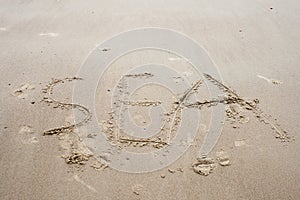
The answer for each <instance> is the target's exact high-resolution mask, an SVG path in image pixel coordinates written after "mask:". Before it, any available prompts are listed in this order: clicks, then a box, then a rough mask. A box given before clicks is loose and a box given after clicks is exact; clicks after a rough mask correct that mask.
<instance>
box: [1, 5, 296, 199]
mask: <svg viewBox="0 0 300 200" xmlns="http://www.w3.org/2000/svg"><path fill="white" fill-rule="evenodd" d="M299 8H300V2H299V1H297V0H287V1H275V0H274V1H270V0H257V1H250V0H230V1H226V2H225V1H224V2H223V1H216V0H211V1H182V0H181V1H177V0H175V1H156V0H155V1H144V0H132V1H126V2H125V1H121V0H119V1H115V0H112V1H102V0H101V1H96V0H95V1H70V0H68V1H65V0H47V1H46V0H43V1H30V0H22V1H21V0H20V1H8V0H0V52H1V53H0V70H1V73H0V85H1V90H0V95H1V104H0V105H1V109H0V112H1V113H0V118H1V121H0V199H165V200H167V199H300V178H299V177H300V156H299V151H300V138H299V133H300V125H299V118H300V109H299V102H300V90H299V88H300V70H299V63H300V49H299V46H300V28H299V27H300V20H299V19H300V10H299ZM140 27H161V28H167V29H172V30H175V31H178V32H181V33H184V34H185V35H187V36H189V37H190V38H192V39H193V40H195V41H196V42H197V43H199V44H200V45H201V46H202V47H203V48H204V49H205V50H206V51H207V53H208V54H209V57H210V59H211V60H212V61H213V63H214V64H215V65H216V66H217V68H218V70H219V72H220V74H221V77H222V79H223V82H224V83H225V84H226V85H228V86H230V87H231V88H233V89H234V90H236V91H237V92H238V93H239V95H241V96H242V97H243V98H245V99H246V100H248V99H250V100H255V99H258V100H259V103H258V101H255V102H256V103H258V104H259V107H260V108H261V109H262V110H263V111H264V112H265V113H266V114H268V116H269V115H271V116H269V117H270V118H271V119H272V120H273V121H274V124H276V123H278V124H280V128H281V129H282V130H286V132H287V134H288V135H289V137H290V139H289V141H286V139H285V141H284V142H282V140H280V138H278V137H277V138H276V136H277V135H276V133H274V130H272V126H270V124H265V123H263V122H262V120H261V116H257V114H253V112H252V111H251V109H250V110H247V109H243V108H240V107H239V105H236V104H234V105H230V106H229V107H227V109H229V111H228V113H227V120H226V121H225V123H224V126H223V131H222V135H221V137H220V139H219V141H218V143H217V144H216V146H215V147H214V149H213V150H212V151H211V152H210V154H209V157H210V158H212V159H214V161H212V162H210V160H206V161H203V160H202V161H201V160H200V161H199V162H198V163H196V165H194V168H193V167H192V165H193V163H195V162H196V161H197V159H196V158H197V154H198V151H199V147H200V145H201V142H202V141H203V138H204V134H205V132H206V131H207V128H208V127H207V124H208V123H209V119H210V116H211V112H210V109H209V108H208V109H206V110H203V111H201V112H202V113H201V114H202V115H203V120H202V121H201V123H200V124H199V130H198V132H197V136H196V140H195V141H194V142H193V143H192V145H191V146H190V148H189V149H188V150H187V151H186V152H185V153H184V154H183V155H182V156H181V157H180V158H179V159H178V160H176V161H175V162H173V163H172V164H171V165H169V166H167V167H164V168H162V169H159V170H156V171H154V172H148V173H139V174H134V173H127V172H120V171H118V170H115V169H112V168H111V167H109V159H107V158H106V155H102V156H101V157H98V158H99V159H100V162H99V159H95V156H94V155H91V154H92V153H91V152H89V148H87V147H86V146H84V145H82V143H81V138H80V137H78V135H81V134H83V135H86V136H87V137H89V138H93V137H94V135H93V134H95V133H93V132H89V131H90V130H88V129H86V128H85V127H86V124H83V125H82V126H81V127H80V128H79V129H76V130H72V131H73V132H72V133H70V134H69V133H64V134H61V135H59V136H57V135H55V134H54V135H45V136H44V135H43V131H44V130H49V129H52V128H56V127H60V126H62V125H65V127H67V126H69V125H71V124H72V122H73V115H72V111H71V110H70V109H68V105H61V104H55V103H53V102H51V101H49V99H48V100H46V102H45V99H44V101H41V100H42V99H43V98H44V96H45V95H46V94H47V93H43V88H44V91H45V87H46V86H47V84H49V83H50V82H51V79H52V78H55V79H59V80H61V79H64V78H66V77H74V76H75V75H76V74H77V73H78V71H79V69H80V67H81V66H82V65H83V63H84V62H85V60H86V59H87V57H88V55H89V53H90V52H91V51H92V50H93V49H94V48H95V47H96V46H97V45H98V44H100V43H101V42H103V41H104V40H106V39H108V38H110V37H112V36H113V35H116V34H119V33H120V32H123V31H128V30H131V29H135V28H140ZM120 45H123V44H120ZM113 50H114V49H106V50H105V51H113ZM151 60H152V61H153V60H155V61H158V60H160V61H163V62H164V64H169V65H172V66H173V67H174V68H175V69H178V70H180V69H182V74H183V76H186V77H188V76H189V73H190V72H187V71H186V69H189V66H188V65H187V64H186V63H185V62H183V61H182V60H181V59H178V58H176V57H174V55H170V54H166V52H160V53H159V52H151V51H148V52H147V51H146V52H143V53H140V54H139V53H137V54H136V55H128V57H125V58H124V59H120V60H119V61H118V62H115V63H114V64H113V65H111V66H110V68H109V69H108V70H107V71H106V72H105V74H103V77H102V78H103V79H102V80H100V83H99V87H98V88H97V91H96V94H95V99H96V102H95V108H88V109H95V110H96V112H97V119H98V120H99V126H101V128H103V129H104V130H105V131H104V132H105V133H106V134H108V135H109V134H113V133H114V129H113V128H114V127H113V122H112V121H110V120H112V119H113V117H112V116H111V115H110V114H109V112H110V111H111V107H110V101H111V98H114V97H113V95H112V90H113V87H114V85H115V84H117V83H118V81H120V78H121V76H122V74H123V73H125V68H126V67H127V68H126V70H130V69H131V68H130V67H131V66H133V65H139V64H141V63H143V62H145V61H149V62H150V61H151ZM175 79H176V80H174V81H175V83H177V82H176V81H180V80H179V79H180V78H176V77H175ZM177 79H178V80H177ZM84 81H86V80H82V82H83V83H84ZM80 82H81V81H80V80H79V82H78V83H76V84H80ZM73 85H74V82H73V81H65V83H63V84H59V85H57V86H56V87H55V89H53V96H54V97H55V98H56V99H59V100H60V101H64V102H71V99H72V86H73ZM86 90H87V91H89V88H86ZM200 91H201V92H200ZM46 92H47V87H46ZM158 94H159V95H158ZM51 95H52V94H51ZM171 96H172V95H171V93H170V91H168V90H165V89H162V88H158V87H154V88H150V87H149V88H146V90H138V91H137V92H136V93H135V96H133V97H132V98H133V99H134V100H136V101H139V100H140V99H143V98H144V100H145V98H147V99H150V100H152V99H156V100H157V99H159V101H156V102H150V103H149V102H147V103H148V104H149V105H148V104H145V105H140V107H134V106H135V105H130V106H132V107H134V108H133V109H132V110H131V114H132V116H133V121H134V122H135V123H136V125H137V127H145V126H146V125H148V124H150V123H151V119H150V118H149V115H148V114H147V112H146V111H147V106H157V105H158V104H162V105H164V103H165V104H166V106H168V105H169V106H170V105H171V106H170V107H169V108H171V107H172V102H173V103H174V99H172V98H171ZM198 97H199V98H200V99H201V98H203V99H204V100H205V99H207V98H208V97H209V93H208V91H207V89H205V88H203V90H199V93H198ZM116 98H118V97H116ZM76 103H82V102H76ZM175 103H176V101H175ZM47 104H48V105H47ZM129 104H130V103H129ZM156 104H157V105H156ZM64 106H65V107H66V108H65V109H64V110H62V109H61V107H64ZM69 106H71V107H72V105H69ZM73 106H74V105H73ZM53 107H54V108H53ZM241 110H242V111H241ZM145 113H146V114H145ZM234 113H239V114H238V119H236V118H234V117H233V115H234ZM78 114H80V113H78ZM241 115H242V117H240V116H241ZM234 116H236V115H234ZM190 121H191V123H192V122H193V121H192V119H190ZM152 122H153V120H152ZM159 122H160V121H159V120H158V121H157V123H159ZM87 123H89V122H87ZM124 126H126V125H124ZM276 127H277V125H276ZM109 128H112V132H110V130H111V129H109ZM273 129H274V127H273ZM132 145H133V146H129V147H127V146H126V147H125V146H122V148H123V149H125V148H126V150H130V151H133V150H134V149H136V148H135V147H136V146H138V150H139V151H150V150H151V149H150V148H152V146H149V145H148V146H146V147H143V145H146V144H141V143H137V144H132ZM134 145H135V146H134ZM147 148H149V149H147ZM155 148H157V147H155ZM158 148H160V147H159V145H158ZM75 150H76V151H77V152H75ZM78 152H79V153H82V152H83V153H82V154H80V155H79V154H76V153H78ZM129 161H130V160H129ZM78 164H79V165H78ZM197 172H198V173H197ZM207 174H208V175H207ZM204 175H207V176H204Z"/></svg>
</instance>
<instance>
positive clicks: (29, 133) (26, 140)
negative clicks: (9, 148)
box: [19, 125, 39, 144]
mask: <svg viewBox="0 0 300 200" xmlns="http://www.w3.org/2000/svg"><path fill="white" fill-rule="evenodd" d="M19 135H20V136H21V140H22V143H23V144H36V143H38V142H39V141H38V139H37V138H36V137H35V136H34V130H33V128H32V126H30V125H24V126H21V128H20V130H19Z"/></svg>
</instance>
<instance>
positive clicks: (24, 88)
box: [12, 83, 35, 99]
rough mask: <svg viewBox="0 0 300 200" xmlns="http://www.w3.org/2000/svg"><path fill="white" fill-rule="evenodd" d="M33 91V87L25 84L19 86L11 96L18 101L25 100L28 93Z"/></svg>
mask: <svg viewBox="0 0 300 200" xmlns="http://www.w3.org/2000/svg"><path fill="white" fill-rule="evenodd" d="M34 89H35V85H33V84H29V83H25V84H23V85H21V86H20V87H19V88H18V89H16V90H14V91H13V93H12V95H13V96H15V97H17V98H18V99H25V98H26V97H27V96H28V93H29V92H30V91H32V90H34Z"/></svg>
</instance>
